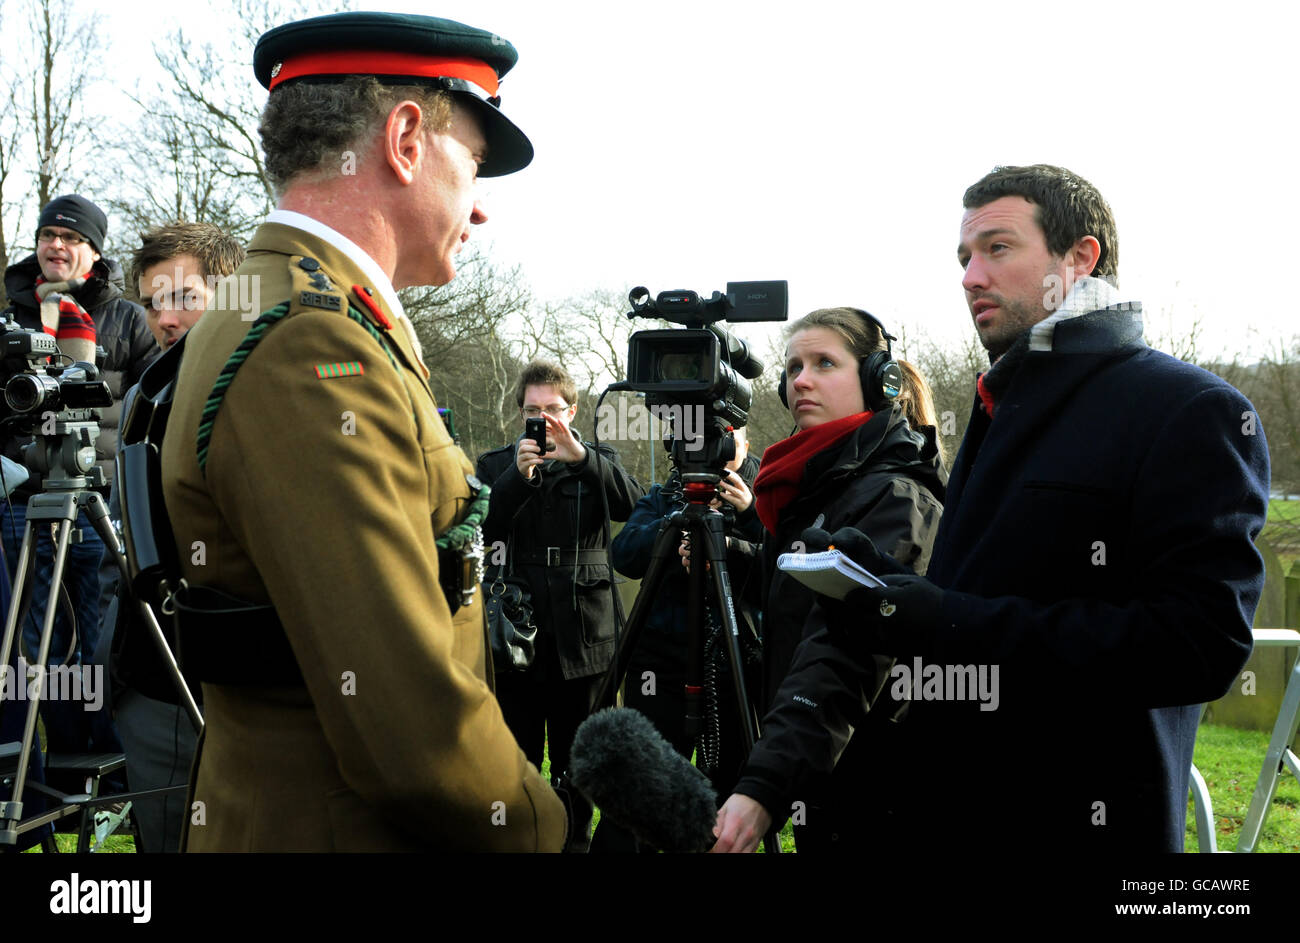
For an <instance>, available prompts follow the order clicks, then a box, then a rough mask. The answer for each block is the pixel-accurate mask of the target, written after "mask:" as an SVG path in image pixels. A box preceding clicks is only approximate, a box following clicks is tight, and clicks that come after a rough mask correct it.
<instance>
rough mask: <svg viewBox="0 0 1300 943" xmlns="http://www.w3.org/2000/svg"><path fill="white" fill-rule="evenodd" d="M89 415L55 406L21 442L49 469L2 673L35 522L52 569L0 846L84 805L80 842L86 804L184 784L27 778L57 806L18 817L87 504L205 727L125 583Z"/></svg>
mask: <svg viewBox="0 0 1300 943" xmlns="http://www.w3.org/2000/svg"><path fill="white" fill-rule="evenodd" d="M93 415H94V414H93V413H92V411H90V410H64V411H61V412H60V413H58V414H57V415H56V416H55V417H54V422H53V424H52V426H53V428H52V429H51V430H50V432H48V433H47V432H44V431H42V433H41V434H39V435H37V437H36V441H34V442H33V443H31V444H30V445H28V446H25V447H24V452H25V453H27V456H28V457H29V461H28V465H29V466H32V467H40V468H43V469H48V472H47V473H46V475H45V478H44V481H43V491H42V493H41V494H38V495H34V496H33V497H32V498H31V499H30V500H29V501H28V503H27V523H26V527H25V529H24V531H23V542H22V549H21V550H20V551H19V554H18V566H17V568H16V570H15V572H16V574H17V578H16V579H15V581H14V587H13V598H12V600H11V602H10V606H9V611H8V613H7V614H6V616H5V627H4V639H3V642H2V643H0V672H3V673H5V674H7V673H8V672H10V671H11V670H12V669H11V667H10V665H9V658H10V655H11V653H12V651H13V645H14V642H15V640H16V639H17V637H18V632H19V628H18V616H19V610H20V609H21V608H22V606H21V601H22V598H23V588H24V584H25V583H26V580H27V576H28V570H29V569H32V570H34V563H35V561H34V556H35V543H36V534H37V528H38V527H40V526H41V525H43V524H53V525H54V569H53V572H52V574H51V577H50V598H49V600H48V602H47V604H46V607H45V621H44V625H43V626H42V629H41V641H40V650H39V654H38V655H37V674H36V677H35V679H34V680H33V681H31V682H29V683H28V685H27V691H28V705H27V717H26V720H25V723H24V726H23V737H22V744H21V752H20V753H19V754H18V759H17V770H16V773H15V775H14V779H13V791H12V793H11V796H12V798H11V799H10V800H9V801H7V802H0V849H4V848H5V846H9V847H11V848H12V847H16V846H17V843H18V837H19V835H21V834H24V833H26V832H29V831H32V830H34V829H37V828H40V827H42V826H44V825H46V824H47V823H50V822H54V821H56V820H58V819H60V818H64V817H66V816H69V815H73V814H76V813H77V812H82V813H83V823H82V827H81V840H80V842H79V845H83V844H85V843H86V842H87V840H88V830H87V825H86V819H85V812H86V811H87V810H90V809H93V808H95V807H96V806H101V805H108V804H111V803H118V802H125V801H131V800H134V799H140V798H152V797H154V796H158V795H162V794H165V793H168V792H173V791H176V790H178V789H181V788H185V787H182V786H169V787H164V788H161V789H150V790H144V791H141V792H135V793H129V792H128V793H116V794H113V795H111V796H108V797H103V798H100V797H96V796H92V795H90V794H78V795H69V794H66V793H62V792H59V791H58V790H54V789H51V788H49V787H47V786H44V785H43V784H41V783H38V782H33V783H32V784H31V785H32V788H34V789H37V790H38V791H41V792H44V793H46V794H47V795H50V796H52V797H53V798H54V799H56V800H58V801H59V803H60V806H59V807H58V808H56V809H54V810H51V811H49V812H46V813H43V814H42V815H39V816H33V817H32V818H30V819H28V820H26V821H21V822H20V820H21V819H22V814H23V792H24V789H25V787H26V786H27V777H28V772H29V769H28V767H29V765H30V764H29V760H30V756H31V749H32V744H33V742H34V740H35V736H36V718H37V712H38V708H39V705H40V699H41V697H42V696H43V695H44V694H45V691H44V688H45V681H46V662H47V661H48V659H49V649H50V640H51V638H52V637H53V634H54V620H55V615H56V609H57V606H56V604H57V602H58V593H59V587H60V585H61V584H62V581H63V573H64V569H65V567H66V564H67V551H68V544H69V543H70V541H71V537H72V533H73V531H74V529H75V526H76V522H77V518H78V517H79V515H80V512H82V511H85V513H86V516H87V518H88V519H89V520H90V522H91V523H92V524H93V526H94V528H95V531H96V532H97V533H98V534H99V536H100V538H101V539H102V540H103V541H104V546H105V547H107V548H109V549H110V550H111V552H112V553H113V555H114V556H115V558H116V560H117V566H118V572H119V573H120V575H121V579H122V580H123V585H124V586H125V587H126V589H127V593H128V595H129V596H130V598H131V599H132V601H133V602H135V603H136V605H137V606H138V609H139V612H140V615H141V617H142V618H143V619H144V624H145V625H146V626H147V627H148V630H149V633H150V635H151V637H152V638H153V640H154V642H155V644H156V645H158V647H159V652H160V654H161V655H162V656H163V659H164V661H165V663H166V664H167V666H168V668H169V671H170V673H171V675H172V678H173V680H174V681H175V683H176V690H177V692H178V694H179V695H180V699H181V703H182V704H183V705H184V706H185V709H186V712H187V713H188V715H189V717H190V721H191V723H193V725H194V729H195V731H196V732H199V731H201V730H202V728H203V718H202V716H201V714H200V713H199V708H198V705H197V704H196V703H195V700H194V697H193V695H192V694H191V693H190V690H189V687H188V686H187V685H186V684H185V680H184V678H183V677H182V676H181V673H180V669H179V668H178V667H177V664H176V659H175V657H174V656H173V655H172V652H171V648H170V646H169V645H168V644H167V640H166V638H165V636H164V635H163V632H162V628H161V627H160V626H159V625H158V620H157V619H156V618H155V617H154V614H153V610H152V609H151V608H150V606H149V604H148V603H147V602H145V601H143V600H140V599H138V598H136V596H135V594H134V592H133V591H132V589H131V580H130V574H129V571H128V568H127V561H126V556H125V554H124V553H123V550H122V545H121V543H120V541H119V540H118V538H117V534H116V532H115V531H114V529H113V525H112V523H111V521H110V520H109V516H108V508H107V506H106V505H105V503H104V499H103V497H101V496H100V494H99V493H98V492H96V491H93V490H88V489H90V488H92V487H96V486H102V485H103V483H104V479H103V473H102V472H101V471H100V470H99V468H97V467H96V466H95V464H94V463H95V450H94V445H93V443H94V440H95V437H96V436H97V435H98V433H99V424H98V423H97V422H96V421H95V420H94V418H93ZM42 428H43V429H44V428H45V427H44V426H43V427H42ZM69 469H71V471H70V470H69ZM14 680H15V682H16V683H21V681H22V679H14ZM119 759H120V758H119ZM80 850H85V849H84V848H82V849H80Z"/></svg>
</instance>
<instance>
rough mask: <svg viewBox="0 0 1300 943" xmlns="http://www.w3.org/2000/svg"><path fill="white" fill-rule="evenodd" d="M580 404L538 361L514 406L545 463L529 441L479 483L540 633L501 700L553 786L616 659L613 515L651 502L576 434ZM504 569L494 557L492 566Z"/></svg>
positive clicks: (484, 470) (578, 827) (488, 456)
mask: <svg viewBox="0 0 1300 943" xmlns="http://www.w3.org/2000/svg"><path fill="white" fill-rule="evenodd" d="M577 397H578V393H577V387H576V386H575V385H574V382H573V379H572V378H571V377H570V376H569V374H568V372H567V371H565V369H564V368H563V367H561V366H559V365H558V364H554V363H547V362H545V361H539V360H537V361H533V362H532V363H530V364H528V365H527V366H526V367H524V369H523V372H522V373H521V374H520V376H519V380H518V381H517V382H516V383H515V402H516V403H517V404H518V406H519V412H520V414H521V419H520V422H521V423H522V422H523V421H524V420H527V419H543V420H544V421H545V423H546V450H545V453H543V450H542V449H540V448H539V447H538V445H537V443H536V442H534V441H533V440H532V439H530V438H528V437H524V438H521V439H520V440H519V441H518V442H516V443H514V444H511V445H503V446H502V447H501V448H499V449H494V450H492V451H490V452H485V453H483V454H482V455H480V456H479V459H478V472H477V473H478V477H479V479H480V480H482V481H483V482H485V483H487V484H490V485H491V486H492V497H491V504H490V506H489V509H488V516H487V519H486V520H485V521H484V523H483V540H484V543H485V544H486V545H487V546H488V547H489V548H490V547H491V546H492V545H493V544H494V543H497V542H498V541H500V542H502V543H504V544H505V545H506V547H507V553H506V556H507V558H508V560H507V563H506V565H505V566H506V568H507V569H508V570H510V571H512V572H513V573H514V575H516V576H519V577H522V578H523V579H525V580H526V581H527V583H528V586H529V590H530V593H531V595H532V603H533V619H534V622H535V623H536V625H537V629H538V631H537V638H536V641H535V645H536V649H535V654H534V657H533V663H532V665H531V666H529V667H528V669H527V670H524V671H512V670H511V669H510V666H509V665H503V664H497V665H495V667H496V669H497V675H496V694H497V700H498V701H500V703H501V711H502V713H503V714H504V715H505V718H506V723H507V724H508V725H509V726H510V730H511V731H512V732H513V733H514V735H515V739H516V740H518V741H519V745H520V746H521V747H522V748H523V750H524V754H525V755H526V756H527V757H528V759H529V760H531V761H532V762H533V763H535V764H536V765H537V766H538V768H540V767H541V765H542V750H543V745H544V744H545V745H547V746H548V747H549V756H550V760H551V776H552V778H555V777H557V776H558V775H559V774H560V773H561V772H563V771H564V770H565V769H566V768H567V767H568V765H569V747H570V745H571V744H572V743H573V735H574V732H575V731H576V730H577V729H578V725H579V724H580V723H582V721H583V719H584V718H585V717H586V716H587V714H588V713H589V712H590V710H591V706H592V701H593V699H594V698H595V696H596V691H597V689H598V688H599V687H600V680H601V676H602V675H603V674H604V673H605V671H606V669H608V668H609V665H610V663H611V662H612V661H613V657H614V609H613V606H614V603H613V599H612V596H611V593H610V571H609V563H608V557H607V555H606V549H605V547H606V539H605V525H606V523H607V519H606V517H605V505H606V504H607V505H608V508H609V520H615V521H626V520H627V518H628V515H629V514H631V513H632V508H633V507H635V506H636V503H637V501H638V500H640V498H641V496H642V494H644V490H643V489H642V487H641V486H640V485H639V484H638V483H637V481H636V479H635V478H633V477H632V476H631V475H629V474H628V473H627V472H626V471H625V470H624V469H623V466H622V465H621V464H620V463H619V460H618V453H616V452H615V451H614V450H613V449H611V448H609V447H608V446H605V445H601V446H600V449H599V452H600V454H599V456H598V457H597V456H596V455H594V454H593V453H595V452H596V451H597V450H596V446H595V445H592V444H590V443H585V442H583V441H582V438H581V436H579V434H578V433H577V431H576V430H574V429H573V427H572V425H571V424H572V422H573V419H574V416H576V415H577V412H578V406H577ZM602 491H603V492H604V496H603V498H602V495H601V492H602ZM498 546H500V545H499V544H498ZM497 559H498V556H496V555H494V554H492V553H491V551H489V560H490V561H492V562H496V560H497ZM490 584H491V577H489V580H488V585H490ZM572 799H573V803H574V810H573V815H572V818H571V820H570V833H571V836H576V837H575V838H571V847H573V848H575V849H582V848H583V846H584V844H585V838H584V836H586V834H587V831H588V830H589V829H590V825H591V806H590V805H589V804H587V803H586V801H585V800H584V799H583V798H582V797H581V796H579V795H578V794H577V793H573V794H572Z"/></svg>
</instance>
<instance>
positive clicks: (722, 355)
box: [625, 281, 789, 476]
mask: <svg viewBox="0 0 1300 943" xmlns="http://www.w3.org/2000/svg"><path fill="white" fill-rule="evenodd" d="M627 299H628V302H629V303H630V304H631V305H632V310H631V311H629V312H628V315H627V316H628V317H629V318H662V319H663V320H665V321H672V322H673V323H675V324H681V325H683V327H684V329H682V328H668V329H665V330H652V331H637V332H636V333H635V334H633V335H632V337H631V339H630V340H629V341H628V354H627V381H626V383H625V386H626V388H629V389H632V390H635V391H637V392H639V393H644V394H645V399H646V406H648V407H649V408H650V409H651V411H652V412H654V413H655V414H656V415H658V416H659V417H660V418H663V417H664V416H667V417H669V419H670V422H669V430H668V432H667V433H666V434H665V437H664V446H665V448H666V449H667V450H668V453H669V455H670V456H671V458H672V461H673V464H674V465H675V466H676V467H677V468H678V470H679V471H680V472H681V473H682V474H683V475H684V476H685V475H687V474H696V473H705V474H711V475H715V476H716V475H719V474H721V472H722V471H723V469H724V467H725V466H726V464H727V462H729V461H731V459H732V458H734V457H735V448H736V446H735V440H734V438H733V437H732V435H731V432H730V430H731V429H733V428H737V427H740V426H743V425H746V424H747V423H748V422H749V407H750V403H751V402H752V400H753V388H752V387H751V386H750V382H749V381H750V380H753V379H755V378H756V377H758V376H760V375H761V374H762V372H763V363H762V361H761V360H759V359H758V358H757V357H755V356H754V355H753V353H751V351H750V349H749V345H748V344H746V343H745V342H744V341H743V340H741V339H740V338H738V337H736V336H735V335H733V334H731V333H729V332H728V331H727V330H726V329H725V328H722V327H720V326H719V325H718V323H717V322H719V321H730V322H749V321H784V320H786V318H787V317H788V314H789V310H788V309H789V291H788V285H787V283H786V282H784V281H772V282H727V291H726V293H725V294H723V293H722V292H717V291H715V292H714V293H713V296H712V297H711V298H709V299H708V300H705V299H703V298H701V297H700V295H699V294H697V293H696V292H693V291H684V290H679V291H665V292H660V293H659V295H658V296H657V297H655V298H653V299H652V298H651V297H650V292H649V291H648V290H647V289H645V288H643V287H637V288H633V289H632V290H631V291H630V292H629V293H628V296H627Z"/></svg>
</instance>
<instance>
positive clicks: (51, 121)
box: [31, 0, 103, 206]
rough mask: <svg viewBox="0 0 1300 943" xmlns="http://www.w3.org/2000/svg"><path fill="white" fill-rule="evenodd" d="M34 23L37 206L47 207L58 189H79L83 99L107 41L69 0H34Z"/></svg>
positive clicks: (86, 133)
mask: <svg viewBox="0 0 1300 943" xmlns="http://www.w3.org/2000/svg"><path fill="white" fill-rule="evenodd" d="M31 28H32V35H33V36H34V37H35V42H36V60H37V63H38V68H37V70H36V72H35V74H34V75H33V76H32V87H31V103H32V110H31V119H32V132H33V136H34V141H35V145H36V162H37V173H36V205H37V206H44V205H45V204H46V203H48V202H49V201H50V200H51V199H52V198H53V197H54V196H55V195H56V194H57V193H58V191H59V190H61V189H63V188H65V187H69V188H74V189H75V188H76V187H77V186H78V185H79V184H80V183H81V180H82V178H83V176H84V168H85V165H84V163H82V162H80V161H77V162H74V157H75V156H76V155H78V154H81V153H83V145H85V144H86V143H87V142H88V141H89V140H90V128H89V125H88V123H87V121H86V119H85V117H84V111H83V98H84V97H85V93H86V90H87V89H88V88H89V87H90V86H91V84H92V82H93V80H92V78H91V75H92V70H93V69H94V67H95V64H96V63H97V62H99V61H100V60H101V55H100V52H101V49H102V45H103V44H102V40H101V35H100V33H99V32H97V31H96V30H95V24H94V23H93V21H91V20H90V19H87V18H85V17H82V16H80V15H79V14H78V12H77V11H76V9H75V8H74V6H73V4H72V3H71V2H70V0H33V3H32V7H31Z"/></svg>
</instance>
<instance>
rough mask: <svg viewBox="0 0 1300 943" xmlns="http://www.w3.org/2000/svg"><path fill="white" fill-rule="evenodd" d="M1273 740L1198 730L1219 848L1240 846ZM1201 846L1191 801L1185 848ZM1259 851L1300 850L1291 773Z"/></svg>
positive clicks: (1297, 792) (1298, 786)
mask: <svg viewBox="0 0 1300 943" xmlns="http://www.w3.org/2000/svg"><path fill="white" fill-rule="evenodd" d="M1297 503H1300V502H1297ZM1268 740H1269V734H1268V733H1265V732H1264V731H1260V730H1236V729H1234V728H1232V727H1220V726H1218V725H1216V724H1202V725H1201V728H1200V730H1199V731H1198V732H1197V736H1196V768H1197V769H1199V770H1200V771H1201V775H1202V776H1204V777H1205V783H1206V785H1207V786H1208V787H1209V790H1210V799H1211V801H1212V803H1213V805H1214V831H1215V841H1216V842H1217V843H1218V848H1219V850H1220V851H1232V850H1234V849H1235V848H1236V847H1237V838H1238V835H1239V832H1240V831H1241V826H1242V823H1243V822H1244V821H1245V819H1246V810H1247V809H1248V808H1249V807H1250V797H1251V795H1252V794H1253V793H1254V791H1255V782H1256V781H1257V780H1258V779H1259V770H1260V766H1261V765H1263V762H1264V753H1265V752H1266V751H1267V750H1268ZM1199 847H1200V846H1199V845H1198V843H1197V840H1196V823H1195V819H1194V817H1193V811H1192V803H1191V801H1190V800H1189V801H1188V803H1187V838H1186V848H1187V850H1188V851H1189V852H1194V851H1197V850H1198V849H1199ZM1256 851H1262V852H1269V851H1272V852H1279V851H1280V852H1293V853H1295V852H1300V782H1297V781H1296V778H1295V777H1294V776H1292V775H1291V773H1290V772H1289V771H1286V772H1283V773H1282V774H1281V775H1280V776H1279V777H1278V784H1277V792H1276V794H1275V795H1274V796H1273V802H1272V804H1271V805H1270V806H1269V811H1268V815H1267V816H1266V817H1265V819H1264V828H1263V831H1261V832H1260V836H1259V841H1258V842H1257V843H1256Z"/></svg>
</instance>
